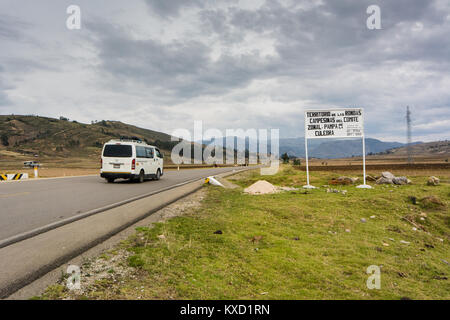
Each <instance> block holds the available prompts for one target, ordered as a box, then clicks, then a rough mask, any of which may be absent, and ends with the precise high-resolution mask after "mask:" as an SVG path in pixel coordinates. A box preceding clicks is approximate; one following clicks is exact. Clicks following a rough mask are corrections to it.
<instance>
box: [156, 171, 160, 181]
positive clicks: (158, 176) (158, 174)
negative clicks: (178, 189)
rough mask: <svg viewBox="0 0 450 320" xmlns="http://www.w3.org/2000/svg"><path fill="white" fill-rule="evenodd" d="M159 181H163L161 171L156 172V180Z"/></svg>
mask: <svg viewBox="0 0 450 320" xmlns="http://www.w3.org/2000/svg"><path fill="white" fill-rule="evenodd" d="M159 179H161V171H160V170H159V169H158V170H157V171H156V177H155V180H159Z"/></svg>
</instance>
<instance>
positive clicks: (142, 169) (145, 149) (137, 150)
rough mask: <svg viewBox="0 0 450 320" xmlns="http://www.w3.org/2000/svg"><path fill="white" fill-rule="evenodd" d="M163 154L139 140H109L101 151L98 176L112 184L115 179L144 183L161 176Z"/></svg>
mask: <svg viewBox="0 0 450 320" xmlns="http://www.w3.org/2000/svg"><path fill="white" fill-rule="evenodd" d="M163 162H164V160H163V154H162V153H161V151H159V149H158V148H156V147H154V146H150V145H148V144H146V143H145V142H142V141H140V140H110V141H109V142H107V143H105V145H104V146H103V150H102V163H101V165H102V167H101V170H100V176H101V177H102V178H105V179H106V180H107V181H108V182H110V183H112V182H114V180H115V179H130V180H137V181H139V182H144V180H145V179H155V180H159V179H160V177H161V176H162V175H163Z"/></svg>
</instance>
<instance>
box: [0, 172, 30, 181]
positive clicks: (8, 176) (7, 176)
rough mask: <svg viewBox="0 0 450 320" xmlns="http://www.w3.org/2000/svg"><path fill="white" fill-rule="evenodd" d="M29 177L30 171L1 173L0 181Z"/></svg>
mask: <svg viewBox="0 0 450 320" xmlns="http://www.w3.org/2000/svg"><path fill="white" fill-rule="evenodd" d="M24 179H28V173H11V174H0V181H11V180H24Z"/></svg>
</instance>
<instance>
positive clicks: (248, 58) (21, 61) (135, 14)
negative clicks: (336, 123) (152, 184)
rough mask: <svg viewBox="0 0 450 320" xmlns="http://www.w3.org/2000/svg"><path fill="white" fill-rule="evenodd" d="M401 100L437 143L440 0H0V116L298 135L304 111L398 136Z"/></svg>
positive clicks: (445, 59)
mask: <svg viewBox="0 0 450 320" xmlns="http://www.w3.org/2000/svg"><path fill="white" fill-rule="evenodd" d="M71 4H75V5H78V6H80V8H81V29H80V30H69V29H67V28H66V19H67V17H68V14H67V13H66V9H67V7H68V6H69V5H71ZM372 4H376V5H379V6H380V8H381V24H382V29H381V30H369V29H368V28H367V26H366V20H367V18H368V16H369V15H368V14H367V13H366V9H367V7H368V6H369V5H372ZM407 105H409V106H410V107H411V109H412V112H413V115H412V116H413V124H414V127H413V139H414V140H422V141H433V140H443V139H449V138H450V129H449V128H450V1H449V0H430V1H428V0H384V1H380V0H378V1H377V0H369V1H366V0H353V1H350V0H321V1H319V0H303V1H301V0H297V1H296V0H267V1H265V0H248V1H247V0H246V1H244V0H242V1H239V0H129V1H119V0H117V1H116V0H84V1H81V0H71V1H65V0H53V1H50V0H48V1H47V0H45V1H44V0H39V1H38V0H29V1H25V0H1V2H0V114H10V113H14V114H38V115H43V116H52V117H59V116H60V115H63V116H66V117H68V118H70V119H74V120H78V121H81V122H87V123H90V121H91V120H102V119H108V120H120V121H122V122H126V123H130V124H134V125H137V126H140V127H144V128H148V129H153V130H158V131H163V132H166V133H171V132H172V131H173V130H174V129H177V128H187V129H190V130H192V128H193V121H194V120H203V121H204V126H205V127H214V128H218V129H220V130H224V129H226V128H256V129H258V128H279V129H280V135H281V137H298V136H303V130H304V126H303V111H304V110H305V109H315V108H317V109H321V108H329V107H349V106H351V107H364V108H365V113H366V119H365V126H366V135H367V136H369V137H374V138H379V139H383V140H387V141H400V142H404V141H405V132H406V124H405V110H406V106H407Z"/></svg>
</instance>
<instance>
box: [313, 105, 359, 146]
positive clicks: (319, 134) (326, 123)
mask: <svg viewBox="0 0 450 320" xmlns="http://www.w3.org/2000/svg"><path fill="white" fill-rule="evenodd" d="M363 135H364V121H363V109H331V110H311V111H308V110H307V111H305V137H306V138H307V139H316V138H362V137H363Z"/></svg>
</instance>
